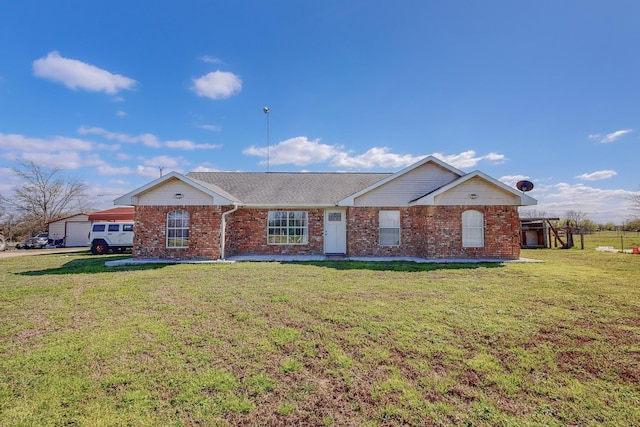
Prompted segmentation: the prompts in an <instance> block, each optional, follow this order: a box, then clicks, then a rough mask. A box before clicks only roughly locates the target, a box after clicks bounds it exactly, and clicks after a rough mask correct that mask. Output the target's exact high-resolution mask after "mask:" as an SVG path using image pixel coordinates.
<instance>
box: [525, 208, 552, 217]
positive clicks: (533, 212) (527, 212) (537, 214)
mask: <svg viewBox="0 0 640 427" xmlns="http://www.w3.org/2000/svg"><path fill="white" fill-rule="evenodd" d="M520 216H521V217H522V218H544V217H546V216H547V212H545V211H539V210H537V209H526V210H525V209H523V210H521V211H520Z"/></svg>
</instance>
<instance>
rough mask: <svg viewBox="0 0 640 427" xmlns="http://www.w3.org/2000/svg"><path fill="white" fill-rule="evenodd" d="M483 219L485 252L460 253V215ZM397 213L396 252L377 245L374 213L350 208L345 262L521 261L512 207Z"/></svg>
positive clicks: (418, 208) (421, 208)
mask: <svg viewBox="0 0 640 427" xmlns="http://www.w3.org/2000/svg"><path fill="white" fill-rule="evenodd" d="M467 209H474V210H477V211H480V212H482V213H483V214H484V219H485V233H484V247H482V248H463V247H462V212H464V211H465V210H467ZM395 210H399V211H400V225H401V235H400V246H380V245H379V244H378V239H379V237H378V235H379V229H378V218H379V215H378V212H379V211H380V209H379V208H360V207H352V208H349V210H348V212H347V230H348V231H347V253H348V255H350V256H418V257H422V258H507V259H517V258H519V257H520V222H519V217H518V210H517V207H515V206H415V207H411V208H397V209H395Z"/></svg>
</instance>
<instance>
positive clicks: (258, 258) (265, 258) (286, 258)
mask: <svg viewBox="0 0 640 427" xmlns="http://www.w3.org/2000/svg"><path fill="white" fill-rule="evenodd" d="M242 261H250V262H304V261H364V262H393V261H405V262H416V263H433V264H444V263H447V264H453V263H461V264H465V263H466V264H480V263H513V262H542V261H537V260H533V259H529V258H520V259H515V260H514V259H498V258H496V259H468V258H451V259H436V258H417V257H348V256H341V257H336V256H324V255H238V256H231V257H228V258H227V259H224V260H221V259H215V260H214V259H189V260H175V259H164V258H150V259H135V258H127V259H120V260H116V261H107V262H105V266H107V267H116V266H121V265H142V264H215V263H231V262H242Z"/></svg>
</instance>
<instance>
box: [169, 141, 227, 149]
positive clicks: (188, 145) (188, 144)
mask: <svg viewBox="0 0 640 427" xmlns="http://www.w3.org/2000/svg"><path fill="white" fill-rule="evenodd" d="M164 145H166V146H167V147H169V148H178V149H181V150H189V151H191V150H209V149H216V148H221V147H222V145H218V144H196V143H195V142H193V141H189V140H188V139H180V140H177V141H166V142H165V143H164Z"/></svg>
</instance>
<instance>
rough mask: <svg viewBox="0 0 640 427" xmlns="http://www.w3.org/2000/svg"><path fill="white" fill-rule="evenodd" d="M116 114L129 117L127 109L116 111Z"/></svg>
mask: <svg viewBox="0 0 640 427" xmlns="http://www.w3.org/2000/svg"><path fill="white" fill-rule="evenodd" d="M116 116H118V117H127V113H126V112H125V111H122V110H118V111H116Z"/></svg>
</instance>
